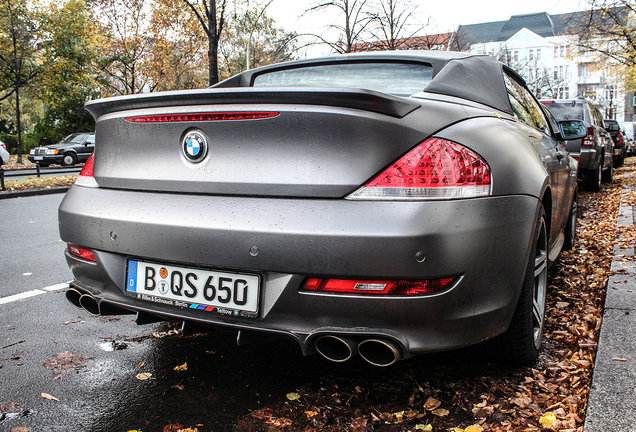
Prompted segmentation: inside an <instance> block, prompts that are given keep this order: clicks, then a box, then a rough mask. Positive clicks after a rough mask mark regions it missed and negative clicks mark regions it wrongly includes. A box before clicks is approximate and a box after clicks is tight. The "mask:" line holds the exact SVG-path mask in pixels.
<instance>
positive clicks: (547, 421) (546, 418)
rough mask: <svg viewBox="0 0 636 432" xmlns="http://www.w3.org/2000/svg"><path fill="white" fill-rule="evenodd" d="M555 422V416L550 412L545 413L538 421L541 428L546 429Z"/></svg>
mask: <svg viewBox="0 0 636 432" xmlns="http://www.w3.org/2000/svg"><path fill="white" fill-rule="evenodd" d="M555 421H556V416H555V415H554V414H553V413H551V412H547V413H545V414H543V415H542V416H541V418H540V419H539V423H540V424H541V426H543V427H547V428H549V427H552V424H553V423H554V422H555Z"/></svg>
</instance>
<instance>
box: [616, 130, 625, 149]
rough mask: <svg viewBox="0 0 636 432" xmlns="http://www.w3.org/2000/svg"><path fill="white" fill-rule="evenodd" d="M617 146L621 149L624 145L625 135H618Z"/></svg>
mask: <svg viewBox="0 0 636 432" xmlns="http://www.w3.org/2000/svg"><path fill="white" fill-rule="evenodd" d="M615 145H616V146H618V147H621V146H622V145H623V135H622V134H620V133H618V134H616V144H615Z"/></svg>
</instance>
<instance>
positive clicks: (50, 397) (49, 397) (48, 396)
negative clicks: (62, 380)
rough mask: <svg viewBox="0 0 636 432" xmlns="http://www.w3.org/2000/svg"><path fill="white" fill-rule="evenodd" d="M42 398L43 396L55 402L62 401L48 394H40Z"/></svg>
mask: <svg viewBox="0 0 636 432" xmlns="http://www.w3.org/2000/svg"><path fill="white" fill-rule="evenodd" d="M40 396H42V397H43V398H44V399H48V400H54V401H58V402H59V401H60V400H59V399H58V398H56V397H55V396H51V395H50V394H48V393H40Z"/></svg>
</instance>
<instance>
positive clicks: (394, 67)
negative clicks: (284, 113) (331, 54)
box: [253, 62, 433, 95]
mask: <svg viewBox="0 0 636 432" xmlns="http://www.w3.org/2000/svg"><path fill="white" fill-rule="evenodd" d="M432 78H433V67H432V66H430V65H427V64H413V63H360V62H356V63H345V64H330V65H317V66H309V67H301V68H296V69H285V70H279V71H272V72H268V73H264V74H262V75H258V76H256V77H255V78H254V83H253V86H254V87H330V88H331V87H345V88H347V87H348V88H364V89H369V90H376V91H380V92H383V93H389V94H396V95H412V94H415V93H419V92H421V91H423V90H424V89H425V88H426V86H427V85H428V83H429V82H430V81H431V79H432Z"/></svg>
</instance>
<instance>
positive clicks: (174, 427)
mask: <svg viewBox="0 0 636 432" xmlns="http://www.w3.org/2000/svg"><path fill="white" fill-rule="evenodd" d="M181 429H183V425H182V424H180V423H174V424H169V425H166V426H164V427H163V432H181Z"/></svg>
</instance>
